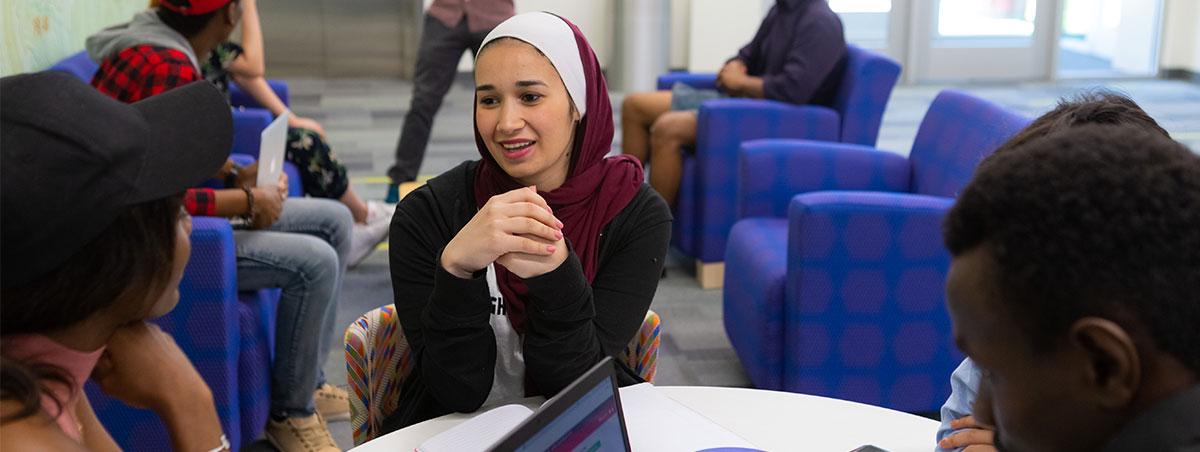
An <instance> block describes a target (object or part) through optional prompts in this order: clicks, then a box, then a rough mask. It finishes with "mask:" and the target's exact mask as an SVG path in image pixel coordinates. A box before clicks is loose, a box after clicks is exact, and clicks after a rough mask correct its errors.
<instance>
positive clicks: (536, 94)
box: [475, 39, 579, 191]
mask: <svg viewBox="0 0 1200 452" xmlns="http://www.w3.org/2000/svg"><path fill="white" fill-rule="evenodd" d="M577 121H579V113H578V111H577V110H576V109H575V108H574V107H573V105H572V103H571V97H570V95H569V94H568V93H567V88H566V86H564V85H563V82H562V79H561V78H560V77H559V75H558V71H556V70H555V69H554V65H552V64H550V60H548V59H546V57H545V56H543V55H542V54H541V53H539V52H538V51H537V49H535V48H534V47H533V46H531V45H529V44H527V43H525V42H522V41H519V40H516V39H500V40H497V41H492V42H491V43H489V44H488V45H487V46H485V47H484V49H483V50H482V51H481V53H480V54H479V59H478V60H477V61H476V63H475V125H476V127H478V128H479V135H480V137H481V138H482V139H483V142H484V145H486V146H487V150H488V153H489V154H491V156H492V158H493V159H495V160H496V163H498V164H499V165H500V168H501V169H503V170H504V172H505V173H507V174H508V175H509V176H510V177H512V178H513V179H515V180H516V181H517V182H520V183H521V184H523V185H536V186H537V188H538V190H541V191H550V190H554V189H555V188H558V187H559V186H561V185H562V184H563V182H565V181H566V179H567V172H568V170H569V169H570V165H571V148H572V145H573V144H574V138H575V124H576V122H577Z"/></svg>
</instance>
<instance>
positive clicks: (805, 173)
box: [738, 139, 911, 218]
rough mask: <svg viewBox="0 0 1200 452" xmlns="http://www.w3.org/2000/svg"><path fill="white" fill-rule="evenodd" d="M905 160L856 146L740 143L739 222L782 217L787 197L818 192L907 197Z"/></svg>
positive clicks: (785, 141)
mask: <svg viewBox="0 0 1200 452" xmlns="http://www.w3.org/2000/svg"><path fill="white" fill-rule="evenodd" d="M910 173H911V171H910V167H909V161H908V159H907V158H905V157H903V156H900V155H897V154H894V153H891V152H887V151H880V150H877V149H875V148H871V147H868V146H862V145H857V144H844V143H832V142H826V141H813V140H797V139H766V140H753V141H746V142H743V143H742V147H741V149H740V151H739V158H738V215H739V218H748V217H775V218H783V217H786V216H787V206H788V203H789V202H790V201H791V199H792V197H793V196H795V195H797V194H799V193H805V192H812V191H818V190H868V191H883V192H907V191H908V189H909V178H910Z"/></svg>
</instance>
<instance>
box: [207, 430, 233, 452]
mask: <svg viewBox="0 0 1200 452" xmlns="http://www.w3.org/2000/svg"><path fill="white" fill-rule="evenodd" d="M232 447H233V446H231V445H229V438H226V437H225V434H221V445H220V446H217V447H216V448H215V449H212V450H210V451H208V452H221V451H223V450H229V449H230V448H232Z"/></svg>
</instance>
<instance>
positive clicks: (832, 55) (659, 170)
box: [621, 0, 846, 206]
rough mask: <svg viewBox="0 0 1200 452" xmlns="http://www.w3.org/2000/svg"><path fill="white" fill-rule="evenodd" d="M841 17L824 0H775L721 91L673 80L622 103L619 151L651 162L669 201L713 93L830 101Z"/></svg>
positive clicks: (720, 77)
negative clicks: (698, 114) (698, 119)
mask: <svg viewBox="0 0 1200 452" xmlns="http://www.w3.org/2000/svg"><path fill="white" fill-rule="evenodd" d="M845 54H846V40H845V38H844V37H843V35H842V21H841V20H840V19H838V17H837V15H836V14H834V13H833V11H832V10H830V9H829V5H828V4H826V3H825V1H824V0H777V1H776V2H775V6H773V7H771V10H770V11H769V12H768V13H767V17H766V18H765V19H763V22H762V25H761V26H759V28H758V33H756V34H755V35H754V39H753V40H752V41H750V43H749V44H746V46H745V47H742V49H741V50H740V51H738V54H737V56H735V57H733V58H732V59H730V60H729V61H728V62H726V63H725V66H724V67H722V68H721V71H720V72H719V73H717V86H718V87H719V90H717V91H712V90H697V89H693V88H691V87H689V86H687V85H683V84H676V85H675V87H673V88H672V90H671V91H654V92H646V93H633V94H630V95H629V96H627V97H626V98H625V100H624V101H623V102H622V103H621V136H622V140H621V152H622V153H624V154H626V155H632V156H634V157H635V158H637V159H638V160H640V161H641V162H642V163H643V164H646V163H650V164H652V165H653V168H652V170H651V171H650V186H651V187H654V189H655V190H656V191H658V193H659V194H661V195H662V197H663V199H665V200H667V203H668V204H670V205H672V206H674V205H675V195H676V194H677V193H678V192H679V181H680V179H681V178H682V177H683V154H682V151H683V148H685V147H688V146H693V145H695V142H696V111H697V109H699V108H700V104H701V103H703V102H704V101H706V100H710V99H716V98H718V97H749V98H754V99H770V100H776V101H780V102H787V103H790V104H796V105H806V104H807V105H823V106H831V105H832V104H833V96H834V94H836V92H837V89H838V81H839V80H841V78H842V72H843V71H844V68H845V61H844V56H845Z"/></svg>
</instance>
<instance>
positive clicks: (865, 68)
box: [833, 45, 900, 146]
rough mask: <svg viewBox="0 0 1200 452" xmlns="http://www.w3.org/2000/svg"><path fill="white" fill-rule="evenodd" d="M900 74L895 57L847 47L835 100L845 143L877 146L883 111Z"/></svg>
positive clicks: (851, 46) (834, 107)
mask: <svg viewBox="0 0 1200 452" xmlns="http://www.w3.org/2000/svg"><path fill="white" fill-rule="evenodd" d="M899 77H900V64H899V63H897V62H895V61H893V60H892V59H891V58H888V57H885V56H883V55H880V54H878V53H875V52H872V51H869V50H864V49H861V48H859V47H858V46H855V45H847V46H846V71H845V75H843V76H842V83H841V84H840V85H839V86H838V92H837V96H836V97H835V98H834V101H833V109H834V110H837V112H838V115H840V116H841V117H842V130H841V141H842V142H843V143H853V144H861V145H864V146H875V140H876V139H877V138H879V124H880V122H881V121H883V110H884V109H885V108H886V107H887V102H888V98H889V97H891V95H892V88H893V87H895V86H896V80H897V79H898V78H899Z"/></svg>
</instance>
